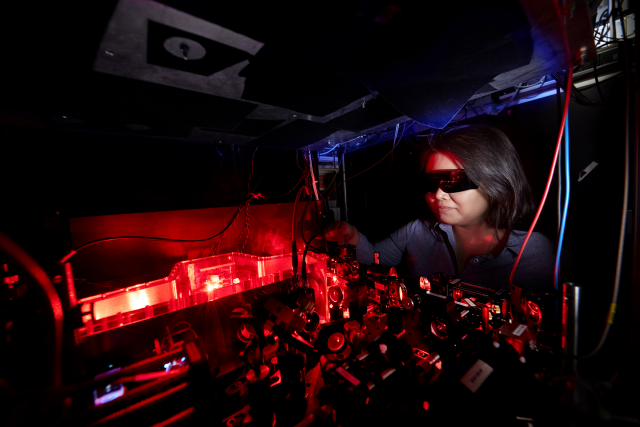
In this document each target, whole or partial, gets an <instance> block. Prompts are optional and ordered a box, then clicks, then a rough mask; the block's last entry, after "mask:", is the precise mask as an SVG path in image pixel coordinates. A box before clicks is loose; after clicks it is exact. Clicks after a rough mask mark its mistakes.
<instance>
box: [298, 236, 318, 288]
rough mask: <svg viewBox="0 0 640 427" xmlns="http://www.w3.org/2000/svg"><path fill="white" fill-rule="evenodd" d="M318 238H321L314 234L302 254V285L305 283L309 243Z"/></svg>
mask: <svg viewBox="0 0 640 427" xmlns="http://www.w3.org/2000/svg"><path fill="white" fill-rule="evenodd" d="M318 237H322V235H320V234H316V235H315V236H313V237H312V238H311V240H309V242H308V243H307V244H306V245H305V247H304V252H303V253H302V283H306V282H307V252H309V248H310V247H311V242H313V241H314V240H315V239H317V238H318Z"/></svg>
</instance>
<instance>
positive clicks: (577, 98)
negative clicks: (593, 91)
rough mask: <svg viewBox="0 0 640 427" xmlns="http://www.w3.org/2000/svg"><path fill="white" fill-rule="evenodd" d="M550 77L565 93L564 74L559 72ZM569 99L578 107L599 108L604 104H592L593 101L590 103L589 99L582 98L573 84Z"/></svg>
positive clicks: (565, 78)
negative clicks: (578, 105)
mask: <svg viewBox="0 0 640 427" xmlns="http://www.w3.org/2000/svg"><path fill="white" fill-rule="evenodd" d="M551 76H552V77H553V78H554V79H556V81H557V82H558V83H560V86H561V87H562V89H563V90H564V91H565V92H566V91H567V77H566V72H564V71H560V72H557V73H553V74H551ZM571 99H572V100H574V101H575V102H576V103H578V104H580V105H584V106H586V107H599V106H602V105H605V104H606V102H593V101H591V100H590V99H589V98H587V97H586V96H584V94H582V92H580V91H579V90H578V89H577V88H576V86H575V85H573V84H572V86H571Z"/></svg>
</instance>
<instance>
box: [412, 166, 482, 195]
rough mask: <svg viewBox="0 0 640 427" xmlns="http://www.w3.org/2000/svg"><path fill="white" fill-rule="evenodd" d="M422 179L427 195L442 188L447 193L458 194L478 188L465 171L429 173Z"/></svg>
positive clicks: (454, 170)
mask: <svg viewBox="0 0 640 427" xmlns="http://www.w3.org/2000/svg"><path fill="white" fill-rule="evenodd" d="M420 179H421V183H420V184H421V187H422V190H423V192H425V193H435V192H436V191H437V190H438V188H441V189H442V191H444V192H445V193H458V192H460V191H465V190H473V189H476V188H478V186H477V185H476V184H475V183H474V182H473V181H471V179H470V178H469V177H468V176H467V173H466V172H465V171H464V170H463V169H450V170H446V171H438V172H428V173H425V174H422V175H421V177H420Z"/></svg>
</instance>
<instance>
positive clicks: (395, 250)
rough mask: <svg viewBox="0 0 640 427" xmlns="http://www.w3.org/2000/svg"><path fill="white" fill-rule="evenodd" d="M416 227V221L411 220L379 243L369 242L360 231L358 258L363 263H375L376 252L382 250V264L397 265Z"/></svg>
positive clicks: (357, 249)
mask: <svg viewBox="0 0 640 427" xmlns="http://www.w3.org/2000/svg"><path fill="white" fill-rule="evenodd" d="M414 227H415V222H411V223H409V224H407V225H405V226H404V227H402V228H400V229H399V230H397V231H394V232H393V233H392V234H391V236H389V237H387V238H386V239H384V240H381V241H380V242H377V243H371V242H369V239H367V237H366V236H365V235H364V234H362V233H360V241H359V242H358V245H357V246H356V259H357V260H358V262H360V263H363V264H373V254H374V252H380V263H381V264H383V265H387V266H389V267H397V266H398V265H400V262H401V261H402V256H403V254H404V252H405V249H406V247H407V242H408V241H409V236H411V234H412V230H413V228H414Z"/></svg>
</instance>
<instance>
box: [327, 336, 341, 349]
mask: <svg viewBox="0 0 640 427" xmlns="http://www.w3.org/2000/svg"><path fill="white" fill-rule="evenodd" d="M344 342H345V339H344V335H342V333H341V332H334V333H333V334H331V336H330V337H329V339H328V340H327V347H329V350H331V351H338V350H340V349H341V348H342V347H343V346H344Z"/></svg>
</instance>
